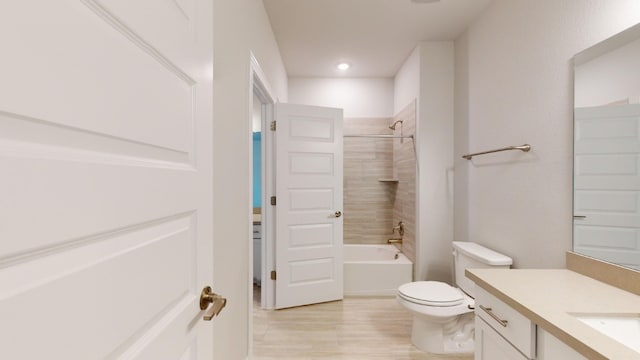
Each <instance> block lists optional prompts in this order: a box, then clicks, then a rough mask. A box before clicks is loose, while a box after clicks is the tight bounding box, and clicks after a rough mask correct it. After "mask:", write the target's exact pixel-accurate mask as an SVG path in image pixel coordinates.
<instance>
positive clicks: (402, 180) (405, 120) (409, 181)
mask: <svg viewBox="0 0 640 360" xmlns="http://www.w3.org/2000/svg"><path fill="white" fill-rule="evenodd" d="M397 120H402V125H400V124H398V125H397V126H396V130H395V131H394V135H401V134H402V135H405V136H407V135H414V134H415V133H416V102H415V100H414V101H413V102H411V103H410V104H409V105H407V107H405V108H404V109H402V111H400V112H399V113H398V114H397V115H396V116H395V117H394V118H393V121H397ZM415 149H416V148H415V142H414V140H413V139H403V140H402V141H401V140H400V139H394V140H393V168H394V169H393V171H394V173H395V174H397V178H398V185H397V189H396V191H395V199H394V202H393V224H397V223H398V221H402V222H403V223H404V236H403V237H402V252H403V253H404V254H405V255H406V256H407V257H408V258H409V259H410V260H411V261H412V262H413V263H415V261H416V170H417V167H416V164H417V159H416V151H415Z"/></svg>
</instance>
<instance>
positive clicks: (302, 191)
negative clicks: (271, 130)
mask: <svg viewBox="0 0 640 360" xmlns="http://www.w3.org/2000/svg"><path fill="white" fill-rule="evenodd" d="M276 119H277V130H276V195H277V205H276V271H277V280H276V306H275V307H276V308H279V309H280V308H286V307H292V306H300V305H306V304H313V303H319V302H325V301H332V300H339V299H342V297H343V275H342V246H343V244H342V229H343V218H342V216H341V215H342V212H341V211H342V110H341V109H332V108H321V107H314V106H306V105H291V104H277V106H276Z"/></svg>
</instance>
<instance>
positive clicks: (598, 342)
mask: <svg viewBox="0 0 640 360" xmlns="http://www.w3.org/2000/svg"><path fill="white" fill-rule="evenodd" d="M466 276H467V277H468V278H470V279H471V280H473V281H474V282H475V283H476V286H480V287H481V288H483V289H485V290H486V291H488V292H489V293H491V294H492V295H494V296H496V297H497V298H499V299H500V300H502V301H503V302H505V303H506V304H507V305H509V306H511V307H513V308H514V309H516V310H517V311H518V312H520V313H521V314H523V315H524V316H526V317H528V318H529V319H531V320H532V321H533V322H534V323H536V324H537V325H538V326H540V327H542V328H543V329H544V330H546V331H547V332H549V333H551V334H552V335H554V336H555V337H557V338H558V339H560V340H562V341H563V342H565V343H566V344H567V345H569V346H570V347H572V348H573V349H575V350H576V351H577V352H579V353H581V354H582V355H583V356H585V357H587V358H588V359H626V360H630V359H640V353H637V352H635V351H633V350H632V349H630V348H628V347H626V346H624V345H622V344H620V343H619V342H617V341H615V340H613V339H611V338H609V337H608V336H606V335H603V334H601V333H600V332H598V331H596V330H594V329H592V328H591V327H589V326H588V325H586V324H583V323H582V322H581V321H580V320H578V319H576V318H575V317H574V316H573V315H571V314H580V313H589V314H591V313H596V314H640V296H638V295H635V294H633V293H630V292H627V291H624V290H621V289H619V288H616V287H614V286H611V285H608V284H605V283H603V282H600V281H597V280H594V279H592V278H590V277H587V276H584V275H581V274H579V273H576V272H573V271H571V270H567V269H557V270H556V269H553V270H552V269H467V271H466Z"/></svg>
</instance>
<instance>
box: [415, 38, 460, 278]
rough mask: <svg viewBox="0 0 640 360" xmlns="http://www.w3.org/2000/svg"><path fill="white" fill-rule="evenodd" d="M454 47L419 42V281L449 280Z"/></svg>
mask: <svg viewBox="0 0 640 360" xmlns="http://www.w3.org/2000/svg"><path fill="white" fill-rule="evenodd" d="M453 103H454V46H453V42H451V41H441V42H423V43H421V44H420V100H419V102H418V118H419V121H418V124H417V127H418V129H417V132H418V158H419V159H420V162H419V167H418V169H419V175H418V176H419V183H418V184H419V185H418V194H417V195H418V219H419V220H418V224H419V241H418V244H417V246H418V259H419V264H418V267H417V271H416V276H417V279H430V280H440V281H450V280H451V266H452V257H451V251H452V248H451V241H452V240H453V123H454V104H453Z"/></svg>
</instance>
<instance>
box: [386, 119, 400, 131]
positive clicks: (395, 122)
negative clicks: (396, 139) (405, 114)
mask: <svg viewBox="0 0 640 360" xmlns="http://www.w3.org/2000/svg"><path fill="white" fill-rule="evenodd" d="M398 123H400V124H402V120H396V121H394V122H393V124H391V125H389V129H391V130H395V129H396V125H398Z"/></svg>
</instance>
